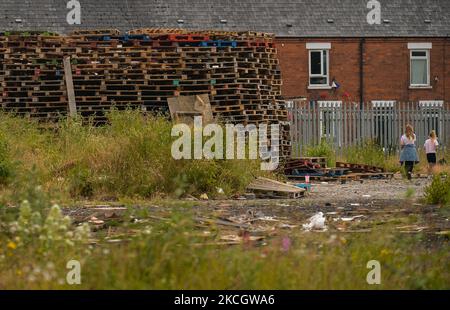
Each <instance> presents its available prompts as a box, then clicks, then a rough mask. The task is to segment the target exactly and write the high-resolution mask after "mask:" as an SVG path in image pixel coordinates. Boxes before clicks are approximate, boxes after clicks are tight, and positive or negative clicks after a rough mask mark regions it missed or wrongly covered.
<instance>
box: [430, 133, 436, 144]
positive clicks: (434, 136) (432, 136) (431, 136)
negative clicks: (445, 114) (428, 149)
mask: <svg viewBox="0 0 450 310" xmlns="http://www.w3.org/2000/svg"><path fill="white" fill-rule="evenodd" d="M430 138H431V140H433V141H435V140H436V138H437V136H436V131H434V130H432V131H431V132H430Z"/></svg>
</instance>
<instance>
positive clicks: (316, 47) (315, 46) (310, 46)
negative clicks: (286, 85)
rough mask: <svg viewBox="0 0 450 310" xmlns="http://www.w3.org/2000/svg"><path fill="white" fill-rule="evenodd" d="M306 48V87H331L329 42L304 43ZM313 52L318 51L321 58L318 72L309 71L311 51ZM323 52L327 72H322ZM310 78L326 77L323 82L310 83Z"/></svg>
mask: <svg viewBox="0 0 450 310" xmlns="http://www.w3.org/2000/svg"><path fill="white" fill-rule="evenodd" d="M306 49H307V50H308V59H309V63H308V73H309V77H308V85H309V86H308V88H309V89H331V86H330V49H331V43H326V42H319V43H306ZM314 52H320V59H321V64H322V65H321V66H320V71H321V73H320V74H312V73H311V53H314ZM324 53H325V54H326V61H327V66H326V71H327V74H324V72H323V71H324V66H323V59H324ZM312 78H326V83H325V84H311V79H312Z"/></svg>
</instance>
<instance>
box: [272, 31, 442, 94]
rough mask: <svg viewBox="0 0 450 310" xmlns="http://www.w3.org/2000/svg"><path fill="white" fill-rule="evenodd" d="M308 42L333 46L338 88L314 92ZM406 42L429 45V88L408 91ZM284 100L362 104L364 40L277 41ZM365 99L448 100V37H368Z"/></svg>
mask: <svg viewBox="0 0 450 310" xmlns="http://www.w3.org/2000/svg"><path fill="white" fill-rule="evenodd" d="M307 42H329V43H331V50H330V52H329V53H330V54H329V55H330V56H329V57H330V66H329V70H330V83H331V80H332V79H333V78H335V79H336V81H337V82H338V83H339V84H340V88H339V89H338V90H332V89H331V90H324V89H321V90H311V89H308V85H309V69H308V68H309V67H308V66H309V54H308V50H307V49H306V43H307ZM408 42H414V43H416V42H430V43H432V44H433V47H432V49H431V53H430V82H431V87H430V88H428V89H411V88H410V85H409V83H410V70H409V67H410V65H409V64H410V50H409V49H408ZM277 47H278V53H279V58H280V64H281V71H282V76H283V89H282V91H283V95H284V96H285V97H302V96H303V97H307V98H309V99H311V100H343V101H346V100H351V101H360V95H361V94H360V89H361V87H360V39H359V38H347V39H344V38H333V39H309V38H308V39H306V38H300V39H290V38H289V39H282V38H279V39H278V40H277ZM363 59H364V70H363V71H364V80H363V84H364V91H363V98H364V101H370V100H397V101H417V100H445V101H447V102H449V101H450V40H449V39H446V38H425V39H424V38H420V39H419V38H407V39H401V38H366V39H365V42H364V53H363Z"/></svg>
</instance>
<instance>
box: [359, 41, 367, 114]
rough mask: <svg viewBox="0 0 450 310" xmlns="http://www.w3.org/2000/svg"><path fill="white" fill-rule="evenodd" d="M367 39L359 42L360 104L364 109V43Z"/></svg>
mask: <svg viewBox="0 0 450 310" xmlns="http://www.w3.org/2000/svg"><path fill="white" fill-rule="evenodd" d="M365 41H366V39H365V38H361V40H360V41H359V102H360V103H359V104H360V108H362V106H363V104H364V43H365Z"/></svg>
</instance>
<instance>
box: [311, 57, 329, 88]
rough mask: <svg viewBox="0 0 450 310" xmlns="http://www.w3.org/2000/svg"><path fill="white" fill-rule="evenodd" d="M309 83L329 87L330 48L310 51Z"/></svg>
mask: <svg viewBox="0 0 450 310" xmlns="http://www.w3.org/2000/svg"><path fill="white" fill-rule="evenodd" d="M309 85H310V86H318V87H320V86H322V87H323V86H325V87H329V74H328V50H326V49H324V50H310V51H309Z"/></svg>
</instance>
